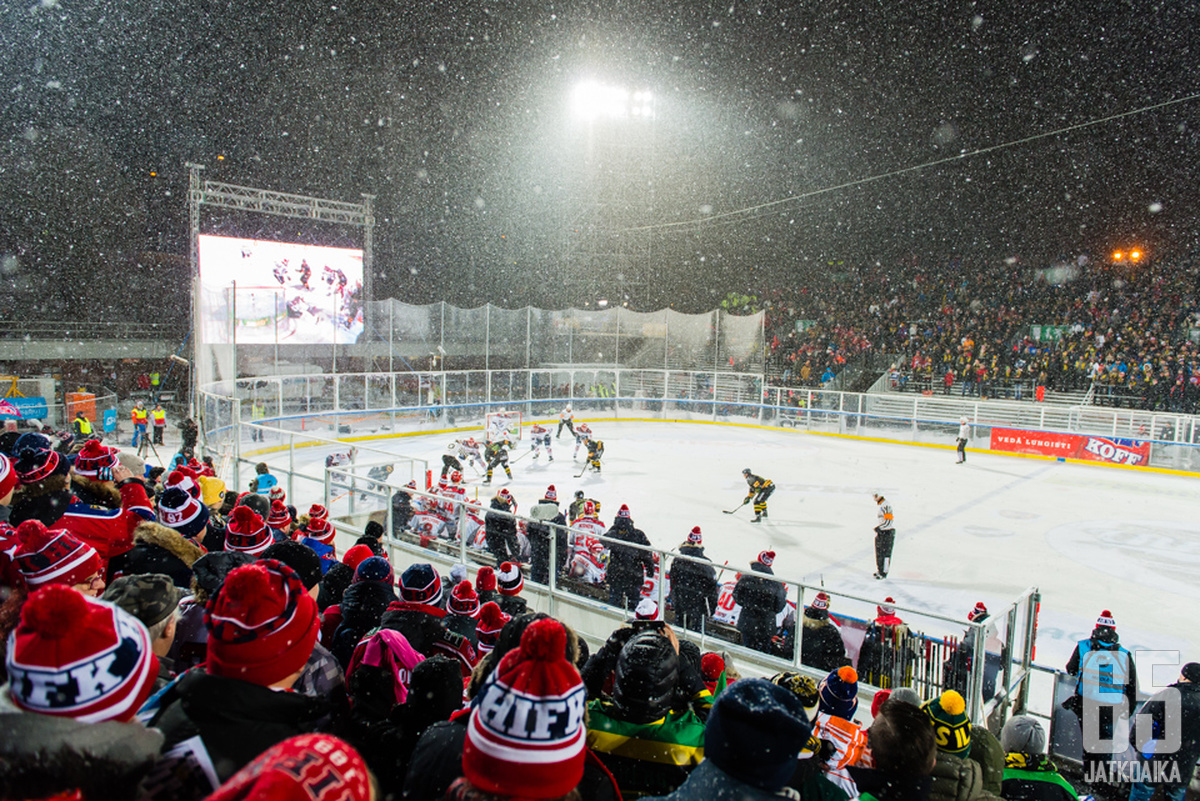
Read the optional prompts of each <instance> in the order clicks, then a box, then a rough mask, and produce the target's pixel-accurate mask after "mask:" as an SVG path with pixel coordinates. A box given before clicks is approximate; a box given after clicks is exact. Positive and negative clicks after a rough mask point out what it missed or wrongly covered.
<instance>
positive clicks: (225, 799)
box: [207, 734, 375, 801]
mask: <svg viewBox="0 0 1200 801" xmlns="http://www.w3.org/2000/svg"><path fill="white" fill-rule="evenodd" d="M373 784H374V783H373V782H372V780H371V774H370V771H368V770H367V763H366V762H364V761H363V758H362V757H361V756H359V754H358V752H357V751H355V750H354V749H353V748H352V747H350V745H349V744H347V743H346V742H343V741H342V740H339V739H338V738H336V737H331V736H329V735H328V734H302V735H300V736H298V737H292V738H289V739H287V740H284V741H283V742H281V743H279V744H278V745H276V746H273V747H272V748H270V749H268V750H267V751H265V752H264V753H263V754H262V755H261V756H259V757H258V759H256V760H254V761H253V762H252V763H250V764H249V765H247V766H246V767H244V768H242V769H241V770H240V771H238V772H237V775H235V776H234V777H233V778H231V779H230V780H229V781H227V782H225V783H224V784H223V785H221V787H220V789H218V790H217V791H216V792H215V793H213V794H212V795H210V796H209V797H208V799H207V801H247V800H248V799H264V800H265V799H270V801H372V799H374V798H375V792H374V788H373Z"/></svg>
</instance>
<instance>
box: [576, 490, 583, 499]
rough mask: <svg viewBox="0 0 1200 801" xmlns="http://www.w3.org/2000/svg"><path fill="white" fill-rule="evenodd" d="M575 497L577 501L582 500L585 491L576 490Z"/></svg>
mask: <svg viewBox="0 0 1200 801" xmlns="http://www.w3.org/2000/svg"><path fill="white" fill-rule="evenodd" d="M575 497H576V499H579V498H582V497H583V490H575Z"/></svg>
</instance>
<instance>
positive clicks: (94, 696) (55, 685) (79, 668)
mask: <svg viewBox="0 0 1200 801" xmlns="http://www.w3.org/2000/svg"><path fill="white" fill-rule="evenodd" d="M5 665H6V667H7V668H8V677H9V684H8V692H9V697H10V698H11V699H12V701H13V703H15V704H16V705H17V706H19V707H21V708H22V709H25V710H28V711H30V712H38V713H40V714H43V715H55V716H57V717H66V718H73V719H74V720H78V721H80V722H82V723H99V722H101V721H107V720H117V721H128V720H131V719H132V718H133V716H134V714H135V713H136V712H137V711H138V708H139V707H141V705H142V703H143V702H145V700H146V699H147V698H148V697H149V696H150V691H151V690H152V689H154V680H155V679H156V678H157V677H158V659H157V658H156V657H155V656H154V653H153V651H152V650H151V649H150V635H149V632H147V631H146V627H145V626H143V625H142V624H141V623H140V622H138V620H137V618H135V617H133V615H130V614H129V613H128V612H126V611H124V610H123V609H120V608H119V607H117V606H114V605H113V604H110V603H108V602H107V601H98V600H95V599H93V598H88V597H86V596H85V595H83V593H81V592H79V591H78V590H74V589H72V588H70V587H64V586H61V585H55V584H52V585H50V586H46V587H43V588H41V589H39V590H37V591H36V592H34V593H33V594H32V595H30V596H29V598H28V599H27V600H26V601H25V605H24V607H22V609H21V622H20V624H19V625H18V626H17V628H16V630H15V631H14V632H13V633H12V635H11V638H10V639H9V649H8V654H7V657H6V659H5Z"/></svg>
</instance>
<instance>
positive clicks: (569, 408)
mask: <svg viewBox="0 0 1200 801" xmlns="http://www.w3.org/2000/svg"><path fill="white" fill-rule="evenodd" d="M564 411H568V412H569V411H571V404H569V403H568V404H567V408H566V409H565V410H564Z"/></svg>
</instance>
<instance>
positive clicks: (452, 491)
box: [438, 470, 467, 526]
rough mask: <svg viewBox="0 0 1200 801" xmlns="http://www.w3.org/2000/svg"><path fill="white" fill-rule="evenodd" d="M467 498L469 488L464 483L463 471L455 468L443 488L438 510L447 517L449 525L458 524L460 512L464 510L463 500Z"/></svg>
mask: <svg viewBox="0 0 1200 801" xmlns="http://www.w3.org/2000/svg"><path fill="white" fill-rule="evenodd" d="M466 499H467V490H466V488H465V487H464V486H463V485H462V473H461V472H459V471H458V470H455V471H454V472H453V473H451V474H450V483H449V484H447V485H446V488H445V489H444V490H442V499H441V500H440V501H439V502H438V511H439V512H440V513H441V515H442V517H444V518H445V519H446V523H447V525H450V526H455V525H457V524H458V514H459V512H460V511H461V510H462V502H463V501H465V500H466Z"/></svg>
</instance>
